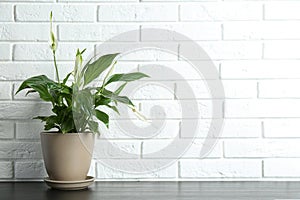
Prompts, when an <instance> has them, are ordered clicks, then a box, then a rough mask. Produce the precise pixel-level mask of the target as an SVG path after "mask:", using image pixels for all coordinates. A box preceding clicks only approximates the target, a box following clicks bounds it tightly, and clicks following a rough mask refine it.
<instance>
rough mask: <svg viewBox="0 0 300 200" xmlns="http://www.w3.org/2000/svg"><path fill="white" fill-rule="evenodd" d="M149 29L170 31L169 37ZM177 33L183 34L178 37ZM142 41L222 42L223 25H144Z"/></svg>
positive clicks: (204, 23) (201, 23)
mask: <svg viewBox="0 0 300 200" xmlns="http://www.w3.org/2000/svg"><path fill="white" fill-rule="evenodd" d="M149 28H152V29H153V28H155V29H163V30H168V31H169V34H168V35H167V36H164V35H161V33H160V32H159V31H158V32H157V34H155V32H154V34H153V32H152V31H151V32H149V31H147V29H149ZM176 33H179V34H182V35H183V37H182V36H181V35H178V34H176ZM141 40H142V41H186V40H221V24H220V23H215V22H200V23H188V24H169V25H142V27H141Z"/></svg>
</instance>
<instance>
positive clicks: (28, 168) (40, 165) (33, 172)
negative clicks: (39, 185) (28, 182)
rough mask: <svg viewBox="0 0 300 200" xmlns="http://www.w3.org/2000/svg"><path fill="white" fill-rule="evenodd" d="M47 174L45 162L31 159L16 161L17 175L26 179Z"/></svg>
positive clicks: (42, 176)
mask: <svg viewBox="0 0 300 200" xmlns="http://www.w3.org/2000/svg"><path fill="white" fill-rule="evenodd" d="M46 176H47V173H46V169H45V167H44V162H42V161H31V162H28V161H26V162H20V161H18V162H16V163H15V177H16V178H20V179H22V178H24V179H27V178H28V179H37V178H44V177H46Z"/></svg>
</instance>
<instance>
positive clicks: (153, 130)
mask: <svg viewBox="0 0 300 200" xmlns="http://www.w3.org/2000/svg"><path fill="white" fill-rule="evenodd" d="M162 122H163V124H161V123H162ZM178 134H179V121H178V120H166V121H163V120H152V121H151V122H144V121H141V120H111V121H110V122H109V129H101V136H100V138H106V139H133V138H134V139H143V138H144V139H145V138H147V139H149V138H174V137H176V136H177V135H178Z"/></svg>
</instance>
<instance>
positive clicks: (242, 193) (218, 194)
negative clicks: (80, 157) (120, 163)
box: [0, 182, 300, 200]
mask: <svg viewBox="0 0 300 200" xmlns="http://www.w3.org/2000/svg"><path fill="white" fill-rule="evenodd" d="M0 199H1V200H2V199H3V200H15V199H20V200H21V199H22V200H27V199H28V200H46V199H47V200H50V199H51V200H96V199H97V200H106V199H109V200H117V199H122V200H127V199H128V200H129V199H130V200H134V199H141V200H146V199H151V200H161V199H164V200H165V199H189V200H191V199H197V200H199V199H203V200H212V199H213V200H217V199H230V200H232V199H238V200H244V199H251V200H265V199H266V200H270V199H272V200H273V199H293V200H295V199H300V182H97V183H95V184H94V185H93V186H91V187H90V188H89V189H87V190H82V191H59V190H52V189H49V188H48V187H47V186H46V185H45V184H44V183H37V182H30V183H28V182H27V183H20V182H19V183H0Z"/></svg>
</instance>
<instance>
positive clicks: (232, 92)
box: [176, 80, 257, 99]
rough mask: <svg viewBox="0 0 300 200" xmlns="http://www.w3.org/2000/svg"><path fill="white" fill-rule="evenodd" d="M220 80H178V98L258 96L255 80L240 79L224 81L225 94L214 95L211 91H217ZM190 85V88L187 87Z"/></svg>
mask: <svg viewBox="0 0 300 200" xmlns="http://www.w3.org/2000/svg"><path fill="white" fill-rule="evenodd" d="M218 83H219V82H218V81H214V80H208V81H203V80H195V81H184V82H176V98H177V99H194V98H196V99H203V98H204V99H207V98H208V99H210V98H253V97H256V96H257V91H256V87H257V83H256V82H255V81H247V80H238V81H231V80H230V81H229V80H225V81H222V82H221V84H222V85H223V88H224V92H225V96H222V95H219V94H216V95H214V97H212V95H211V93H210V90H209V87H208V86H211V87H212V89H211V91H217V89H218V87H219V84H218ZM187 87H190V90H188V89H187Z"/></svg>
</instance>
